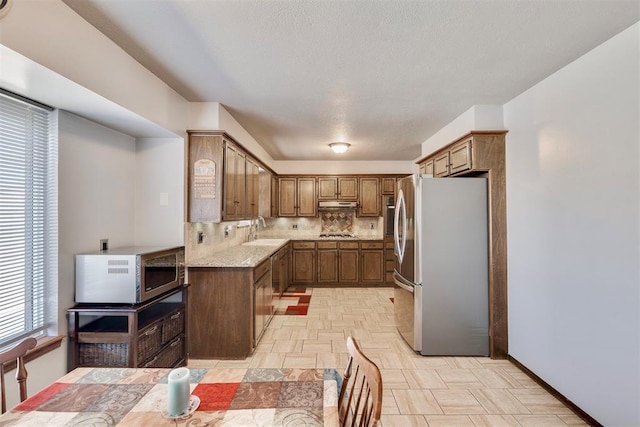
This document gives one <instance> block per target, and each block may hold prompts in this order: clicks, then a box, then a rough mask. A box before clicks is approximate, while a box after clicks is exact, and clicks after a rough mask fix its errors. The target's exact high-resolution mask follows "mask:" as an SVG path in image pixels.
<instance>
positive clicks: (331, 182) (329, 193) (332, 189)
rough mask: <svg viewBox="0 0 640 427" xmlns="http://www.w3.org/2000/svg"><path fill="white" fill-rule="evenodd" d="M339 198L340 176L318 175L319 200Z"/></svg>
mask: <svg viewBox="0 0 640 427" xmlns="http://www.w3.org/2000/svg"><path fill="white" fill-rule="evenodd" d="M337 198H338V178H336V177H335V176H321V177H318V200H336V199H337Z"/></svg>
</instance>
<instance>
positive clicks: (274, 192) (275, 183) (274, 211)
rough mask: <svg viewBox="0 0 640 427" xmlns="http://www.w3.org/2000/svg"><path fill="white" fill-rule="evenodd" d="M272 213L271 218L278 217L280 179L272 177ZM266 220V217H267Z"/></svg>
mask: <svg viewBox="0 0 640 427" xmlns="http://www.w3.org/2000/svg"><path fill="white" fill-rule="evenodd" d="M270 203H271V212H270V215H269V216H270V217H276V216H278V178H276V177H275V176H273V175H272V176H271V200H270ZM265 218H266V217H265Z"/></svg>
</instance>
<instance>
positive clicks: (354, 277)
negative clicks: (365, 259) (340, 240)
mask: <svg viewBox="0 0 640 427" xmlns="http://www.w3.org/2000/svg"><path fill="white" fill-rule="evenodd" d="M338 263H339V268H338V271H339V274H340V276H339V280H340V283H358V251H357V250H354V249H340V254H339V259H338Z"/></svg>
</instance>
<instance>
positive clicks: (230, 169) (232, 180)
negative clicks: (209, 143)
mask: <svg viewBox="0 0 640 427" xmlns="http://www.w3.org/2000/svg"><path fill="white" fill-rule="evenodd" d="M236 153H237V152H236V148H235V147H234V146H233V145H231V144H230V143H229V142H226V141H225V146H224V219H226V220H232V219H237V217H236V204H237V203H236Z"/></svg>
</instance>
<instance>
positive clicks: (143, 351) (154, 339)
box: [138, 322, 162, 360]
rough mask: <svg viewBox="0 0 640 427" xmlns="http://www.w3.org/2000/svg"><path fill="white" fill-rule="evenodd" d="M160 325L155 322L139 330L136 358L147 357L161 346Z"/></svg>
mask: <svg viewBox="0 0 640 427" xmlns="http://www.w3.org/2000/svg"><path fill="white" fill-rule="evenodd" d="M161 337H162V325H161V323H160V322H156V323H153V324H151V325H150V326H148V327H147V328H145V329H143V330H141V331H140V334H139V335H138V360H145V359H148V358H149V357H150V356H151V355H152V354H154V353H156V352H157V351H158V350H159V349H160V347H161V346H162V341H161Z"/></svg>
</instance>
